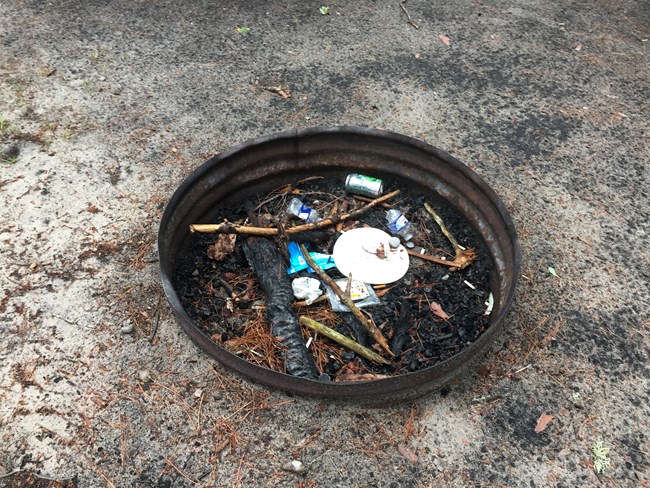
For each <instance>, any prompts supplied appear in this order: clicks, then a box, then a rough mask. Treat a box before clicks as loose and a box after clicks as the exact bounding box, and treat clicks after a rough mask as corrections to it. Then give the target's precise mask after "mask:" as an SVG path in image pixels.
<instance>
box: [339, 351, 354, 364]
mask: <svg viewBox="0 0 650 488" xmlns="http://www.w3.org/2000/svg"><path fill="white" fill-rule="evenodd" d="M354 356H355V354H354V353H353V352H352V351H348V352H344V353H343V354H342V355H341V359H343V361H345V362H346V363H349V362H350V361H352V360H353V359H354Z"/></svg>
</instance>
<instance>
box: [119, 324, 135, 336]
mask: <svg viewBox="0 0 650 488" xmlns="http://www.w3.org/2000/svg"><path fill="white" fill-rule="evenodd" d="M120 332H122V334H131V333H132V332H133V323H132V322H129V323H128V324H126V325H125V326H124V327H122V328H121V329H120Z"/></svg>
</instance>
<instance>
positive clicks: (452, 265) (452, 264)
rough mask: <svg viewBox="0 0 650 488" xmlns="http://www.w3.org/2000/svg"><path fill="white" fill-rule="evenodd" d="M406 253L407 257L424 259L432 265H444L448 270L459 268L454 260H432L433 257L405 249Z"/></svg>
mask: <svg viewBox="0 0 650 488" xmlns="http://www.w3.org/2000/svg"><path fill="white" fill-rule="evenodd" d="M406 252H407V253H408V254H409V256H415V257H416V258H420V259H424V260H425V261H430V262H432V263H437V264H444V265H445V266H449V267H450V268H460V264H458V263H457V262H456V260H455V259H454V260H451V259H448V260H445V259H440V258H434V257H433V256H429V255H427V254H420V253H419V252H417V251H414V250H413V249H407V250H406Z"/></svg>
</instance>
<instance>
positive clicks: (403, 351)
mask: <svg viewBox="0 0 650 488" xmlns="http://www.w3.org/2000/svg"><path fill="white" fill-rule="evenodd" d="M395 189H400V190H401V192H400V194H399V195H397V197H394V198H393V199H392V200H391V201H389V202H388V203H390V208H397V209H399V210H401V211H402V212H404V214H405V215H406V216H407V217H408V219H409V220H410V222H411V224H412V226H413V227H414V228H415V231H416V232H415V237H414V239H413V241H414V243H415V244H416V245H417V246H421V247H422V248H424V249H425V250H426V252H427V254H429V255H432V256H436V257H442V256H445V257H446V258H447V259H453V257H454V255H453V248H452V246H451V244H450V243H449V241H448V239H447V238H446V237H445V236H444V234H442V232H441V231H440V228H439V227H438V225H437V224H436V223H435V221H434V220H433V219H432V217H431V216H430V214H429V213H428V212H427V211H426V210H425V208H424V203H425V202H428V203H429V204H431V205H432V207H433V208H434V209H435V210H436V212H437V213H438V215H440V216H441V217H442V219H443V221H444V223H445V224H446V226H447V228H448V229H449V230H450V231H451V233H452V234H453V235H454V236H455V237H456V239H457V241H458V243H459V244H460V245H461V246H464V247H466V248H470V247H471V248H474V249H475V250H476V260H475V261H474V262H473V263H472V264H470V265H469V266H468V267H467V268H465V269H462V270H457V271H452V270H451V269H450V268H449V267H448V266H445V265H440V264H436V263H432V262H428V261H424V260H421V259H419V258H417V257H413V256H410V265H409V270H408V272H407V274H406V275H405V276H404V277H403V278H402V279H400V280H399V281H397V282H394V283H391V284H389V285H387V286H386V287H385V288H383V289H382V288H379V289H377V290H376V291H377V293H378V294H379V295H380V298H381V304H379V305H373V306H370V307H366V308H364V309H363V310H364V311H365V312H367V313H369V314H370V315H371V316H372V319H373V320H374V322H375V324H377V325H378V326H380V328H381V329H382V331H383V333H384V335H385V336H386V337H387V338H388V340H389V343H390V345H391V349H392V350H393V352H394V353H395V358H394V359H393V361H392V364H391V365H390V366H379V365H376V364H374V363H372V362H370V361H368V360H366V359H364V358H361V357H359V356H357V355H356V354H355V353H353V352H350V351H347V350H345V349H343V348H341V347H340V346H338V345H337V344H336V343H333V342H332V341H330V340H329V339H324V338H320V337H316V338H315V340H313V341H312V343H311V345H310V350H311V351H312V354H313V355H314V358H315V360H316V365H317V367H318V368H319V370H320V372H322V373H325V374H323V375H321V378H322V379H328V376H329V378H330V379H332V380H334V381H346V380H347V381H351V380H358V379H372V378H380V377H383V376H385V375H388V376H393V375H400V374H404V373H408V372H412V371H418V370H421V369H424V368H429V367H432V366H434V365H436V364H437V363H439V362H441V361H443V360H446V359H449V358H450V357H452V356H454V355H455V354H458V353H459V352H460V351H462V350H463V349H464V348H465V347H467V346H468V345H469V344H471V343H472V342H473V341H475V340H476V339H477V338H478V337H479V336H480V335H481V334H482V333H483V332H484V331H485V329H486V328H487V327H489V324H490V317H489V316H487V315H485V311H486V301H487V299H488V295H489V293H490V288H489V283H490V274H491V271H492V263H491V261H490V258H489V255H488V252H487V249H486V247H485V244H484V242H483V241H482V239H481V237H480V236H479V234H478V233H477V232H476V230H475V229H473V228H472V226H471V225H470V223H469V222H467V220H465V219H464V218H463V217H461V216H459V215H458V214H457V213H456V212H455V211H454V210H452V209H451V208H449V206H448V205H447V204H446V203H445V202H444V201H441V200H439V199H437V198H435V197H433V196H431V195H425V194H423V193H421V192H419V190H415V189H409V188H407V187H405V186H402V185H400V182H399V181H392V182H385V189H384V194H386V193H389V192H391V191H393V190H395ZM293 196H296V197H298V198H300V199H301V200H302V201H303V202H304V203H305V204H306V205H308V206H310V207H312V208H314V209H316V210H317V211H318V213H319V215H320V216H322V217H327V216H329V215H330V214H331V213H333V212H336V213H341V210H342V208H343V205H344V203H343V202H347V205H348V211H351V210H354V209H356V208H361V207H362V206H365V205H367V203H366V202H364V201H361V200H360V199H358V198H355V197H354V196H353V195H351V194H349V193H346V192H345V190H344V185H343V180H342V179H341V180H340V181H339V180H336V179H316V180H309V181H304V182H297V183H294V184H293V185H287V186H286V187H283V188H279V189H277V190H274V191H273V192H271V193H269V194H263V195H258V199H257V201H256V202H252V203H253V206H254V208H255V209H256V210H255V212H256V214H257V216H258V218H259V219H260V222H261V225H269V226H273V225H275V224H276V223H277V222H278V221H280V222H284V223H285V224H286V225H294V224H302V223H304V222H302V221H300V220H298V219H296V218H293V217H291V218H289V217H288V216H287V212H286V209H287V206H288V202H289V201H290V199H291V198H292V197H293ZM243 203H244V202H241V204H240V205H238V206H233V205H229V206H227V207H226V206H223V207H222V208H218V209H215V213H214V216H213V222H215V223H220V222H222V221H223V220H224V219H227V220H228V221H229V222H233V223H244V222H245V221H246V218H247V214H246V211H245V210H244V204H243ZM386 207H387V206H383V207H382V206H381V205H379V206H376V207H374V208H372V209H371V210H369V211H368V212H367V213H364V214H362V215H361V216H360V217H359V218H358V219H357V220H352V221H349V222H345V223H344V226H343V229H342V230H344V231H345V230H349V229H351V228H354V227H362V226H370V227H375V228H378V229H382V230H384V231H386V232H387V227H386V210H387V208H386ZM339 235H340V233H338V232H336V233H334V230H332V232H331V234H330V236H329V238H328V239H327V240H325V241H324V242H320V243H312V244H311V246H310V248H309V249H310V251H319V252H323V253H329V252H331V251H332V248H333V245H334V242H335V241H336V238H337V237H338V236H339ZM217 238H218V235H217V234H200V233H195V234H192V235H191V236H190V238H189V243H188V245H186V247H185V249H184V251H183V253H182V255H181V256H179V261H178V263H179V264H178V266H177V269H176V272H175V277H174V283H175V288H176V290H177V292H178V294H179V296H180V298H181V301H182V304H183V306H184V307H185V309H186V311H187V312H188V314H189V315H190V316H191V317H192V319H193V320H194V321H195V323H196V325H197V327H199V328H200V329H201V330H202V331H203V332H204V333H205V334H207V335H208V336H210V337H211V338H212V340H214V341H215V342H218V343H219V344H221V345H222V346H223V347H225V348H226V349H228V350H229V351H231V352H233V353H235V354H238V355H239V356H241V357H243V358H245V359H246V360H248V361H250V362H253V363H255V364H258V365H260V366H264V367H267V368H271V369H275V370H278V371H283V359H282V350H283V349H282V345H281V344H280V343H279V341H277V340H276V339H275V338H273V337H272V336H271V334H270V328H269V325H268V323H267V322H266V319H265V314H264V301H265V297H264V294H263V292H262V291H261V290H260V287H259V285H258V283H257V280H256V278H255V276H254V274H253V273H252V271H251V269H250V267H249V265H248V263H247V261H246V258H245V257H244V253H243V250H242V246H241V242H243V239H244V238H245V237H244V236H237V241H236V245H235V249H234V251H233V252H232V253H230V254H229V255H227V257H226V258H225V259H223V260H221V261H215V260H214V259H211V258H210V257H208V248H209V247H210V246H211V245H213V244H214V243H215V241H216V239H217ZM276 242H277V243H278V245H279V247H280V248H281V249H284V252H285V253H286V242H283V241H281V240H280V239H276ZM327 272H328V274H329V275H330V276H331V277H333V278H344V276H342V275H341V274H340V273H339V272H338V271H337V270H336V268H333V269H331V270H328V271H327ZM298 276H311V277H316V275H315V274H309V273H308V272H307V271H300V272H299V273H296V274H294V275H292V278H293V277H298ZM467 283H470V284H471V285H473V286H474V287H475V289H472V288H471V287H470V286H468V284H467ZM321 288H322V289H325V285H322V287H321ZM431 304H434V306H435V304H439V305H440V307H441V308H442V310H443V311H444V312H445V313H446V314H448V316H449V317H448V318H447V319H442V318H440V317H439V316H438V315H436V314H435V313H433V312H432V308H431ZM295 310H296V314H297V315H298V316H301V315H305V316H308V317H310V318H313V319H315V320H318V321H319V322H321V323H323V324H325V325H327V326H329V327H331V328H333V329H336V330H338V331H339V332H341V333H343V334H345V335H347V336H350V337H353V338H356V340H357V341H358V342H360V343H361V344H362V345H365V346H368V347H373V348H374V349H375V350H376V351H377V352H380V349H379V348H378V346H377V345H376V344H374V345H373V342H372V340H371V339H369V337H368V334H367V332H366V331H365V330H364V329H363V328H362V327H361V326H360V325H359V324H358V323H357V321H356V319H355V318H354V317H353V316H352V314H351V313H336V312H333V311H332V309H331V307H330V304H329V301H328V300H324V301H321V302H319V303H315V304H312V305H309V306H304V305H303V306H296V307H295ZM303 335H304V337H305V339H306V340H307V339H308V338H309V337H310V336H312V335H313V333H311V332H310V331H308V330H303Z"/></svg>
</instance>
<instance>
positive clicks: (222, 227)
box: [190, 190, 400, 236]
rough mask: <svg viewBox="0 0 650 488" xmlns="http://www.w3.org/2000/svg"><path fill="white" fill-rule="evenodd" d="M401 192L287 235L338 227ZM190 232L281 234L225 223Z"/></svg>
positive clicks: (196, 226)
mask: <svg viewBox="0 0 650 488" xmlns="http://www.w3.org/2000/svg"><path fill="white" fill-rule="evenodd" d="M399 192H400V191H399V190H395V191H393V192H391V193H387V194H386V195H384V196H381V197H379V198H376V199H374V200H373V201H371V202H369V203H368V205H366V206H365V207H361V208H360V209H357V210H354V211H352V212H349V213H343V214H341V215H338V216H336V217H329V218H327V219H323V220H320V221H318V222H312V223H311V224H302V225H296V226H295V227H290V228H288V229H285V234H287V235H291V234H297V233H299V232H305V231H309V230H316V229H324V228H326V227H330V226H332V225H336V224H338V223H339V222H343V221H345V220H350V219H354V218H356V217H358V216H359V215H361V214H363V213H365V212H367V211H368V210H370V209H371V208H372V207H374V206H376V205H380V204H381V203H383V202H385V201H386V200H390V199H391V198H393V197H394V196H396V195H398V194H399ZM190 232H219V233H221V234H250V235H257V236H275V235H278V234H279V231H278V229H276V228H274V227H268V228H267V227H251V226H247V225H236V224H232V223H230V222H224V223H222V224H191V225H190Z"/></svg>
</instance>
